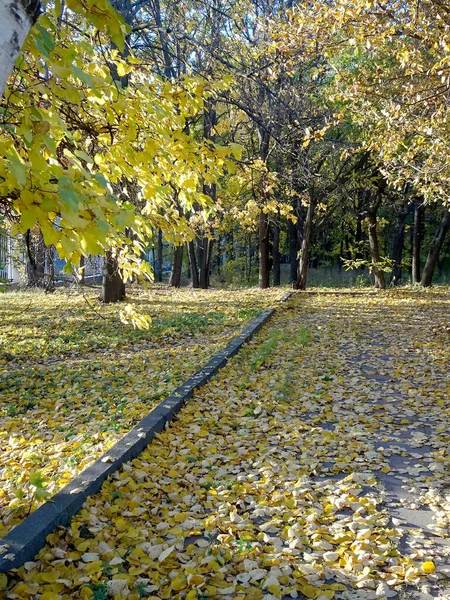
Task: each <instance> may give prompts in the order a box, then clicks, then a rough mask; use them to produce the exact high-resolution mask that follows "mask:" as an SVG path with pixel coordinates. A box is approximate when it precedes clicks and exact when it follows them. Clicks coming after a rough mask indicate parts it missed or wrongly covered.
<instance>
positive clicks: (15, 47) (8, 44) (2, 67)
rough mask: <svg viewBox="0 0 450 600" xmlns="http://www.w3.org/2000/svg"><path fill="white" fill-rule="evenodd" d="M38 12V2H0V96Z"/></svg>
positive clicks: (16, 0)
mask: <svg viewBox="0 0 450 600" xmlns="http://www.w3.org/2000/svg"><path fill="white" fill-rule="evenodd" d="M40 12H41V3H40V2H39V0H3V1H2V2H0V23H1V27H0V96H1V95H2V94H3V92H4V91H5V87H6V82H7V81H8V77H9V76H10V74H11V72H12V70H13V68H14V64H15V62H16V58H17V57H18V55H19V52H20V49H21V48H22V46H23V44H24V42H25V40H26V38H27V35H28V32H29V31H30V29H31V27H32V25H33V24H34V23H35V22H36V20H37V18H38V17H39V14H40Z"/></svg>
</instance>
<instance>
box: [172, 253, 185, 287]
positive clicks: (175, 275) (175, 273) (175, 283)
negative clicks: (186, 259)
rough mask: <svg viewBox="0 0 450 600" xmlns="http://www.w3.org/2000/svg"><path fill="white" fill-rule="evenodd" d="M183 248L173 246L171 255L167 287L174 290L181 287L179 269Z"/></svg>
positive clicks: (181, 264)
mask: <svg viewBox="0 0 450 600" xmlns="http://www.w3.org/2000/svg"><path fill="white" fill-rule="evenodd" d="M183 248H184V247H183V246H175V248H174V253H173V265H172V272H171V274H170V281H169V285H171V286H172V287H175V288H179V287H181V268H182V266H183Z"/></svg>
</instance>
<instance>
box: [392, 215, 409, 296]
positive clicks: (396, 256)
mask: <svg viewBox="0 0 450 600" xmlns="http://www.w3.org/2000/svg"><path fill="white" fill-rule="evenodd" d="M407 216H408V206H407V205H406V204H405V205H404V206H402V207H401V208H400V212H399V215H398V221H397V231H396V233H395V237H394V243H393V246H392V260H393V267H392V273H391V281H390V283H391V285H399V284H400V283H401V281H402V256H403V249H404V245H405V227H406V218H407Z"/></svg>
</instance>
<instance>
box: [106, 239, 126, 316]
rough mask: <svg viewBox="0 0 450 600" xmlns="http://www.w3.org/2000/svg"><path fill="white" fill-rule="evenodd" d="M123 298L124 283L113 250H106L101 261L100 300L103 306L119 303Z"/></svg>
mask: <svg viewBox="0 0 450 600" xmlns="http://www.w3.org/2000/svg"><path fill="white" fill-rule="evenodd" d="M124 298H125V283H124V282H123V279H122V274H121V272H120V268H119V261H118V259H117V254H116V252H115V251H114V250H111V249H110V250H107V251H106V254H105V257H104V259H103V280H102V294H101V300H102V302H104V303H105V304H109V303H112V302H120V301H121V300H123V299H124Z"/></svg>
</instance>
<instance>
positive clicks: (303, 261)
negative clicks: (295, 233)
mask: <svg viewBox="0 0 450 600" xmlns="http://www.w3.org/2000/svg"><path fill="white" fill-rule="evenodd" d="M315 208H316V201H315V199H314V198H313V197H311V200H310V202H309V206H308V212H307V213H306V219H305V227H304V232H303V240H302V247H301V249H300V260H299V263H298V271H297V279H296V281H295V283H294V286H293V287H294V289H296V290H306V281H307V278H308V264H309V250H310V248H311V240H312V234H313V221H314V212H315Z"/></svg>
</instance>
